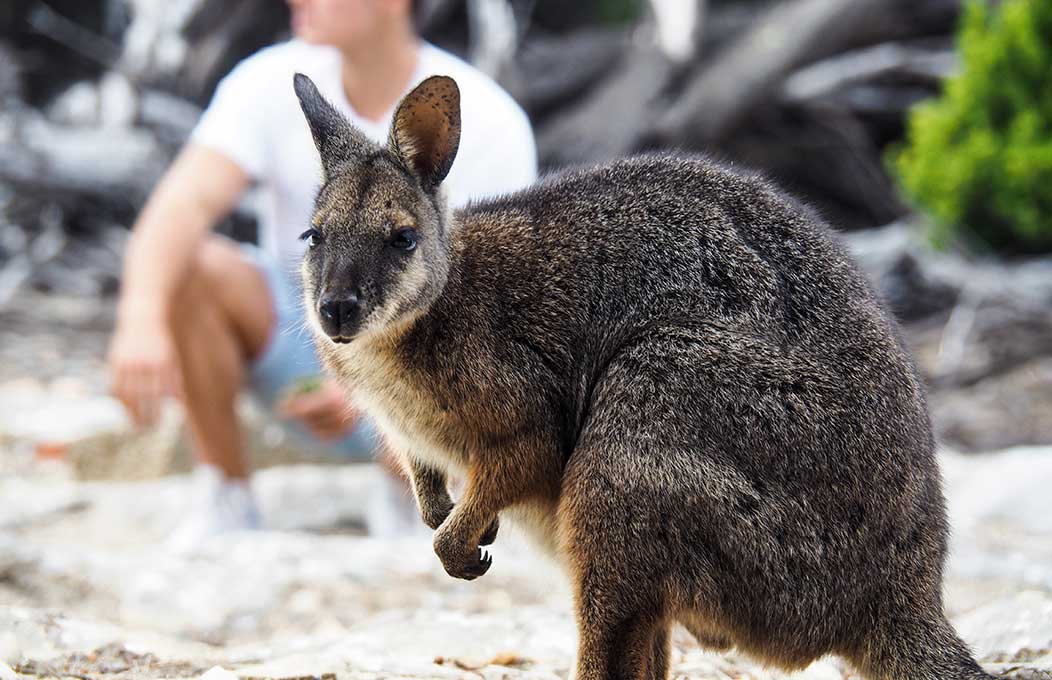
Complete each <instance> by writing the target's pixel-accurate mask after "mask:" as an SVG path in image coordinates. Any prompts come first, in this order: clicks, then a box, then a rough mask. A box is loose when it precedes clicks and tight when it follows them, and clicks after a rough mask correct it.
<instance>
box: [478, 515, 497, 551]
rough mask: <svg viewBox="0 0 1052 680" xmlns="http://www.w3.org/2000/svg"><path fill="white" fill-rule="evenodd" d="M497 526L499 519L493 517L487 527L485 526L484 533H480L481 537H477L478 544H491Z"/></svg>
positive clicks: (495, 537) (495, 534) (495, 535)
mask: <svg viewBox="0 0 1052 680" xmlns="http://www.w3.org/2000/svg"><path fill="white" fill-rule="evenodd" d="M499 528H500V520H499V519H497V518H496V517H494V518H493V521H492V522H490V525H489V527H487V529H486V533H484V534H482V538H480V539H479V545H492V543H493V541H495V540H497V529H499Z"/></svg>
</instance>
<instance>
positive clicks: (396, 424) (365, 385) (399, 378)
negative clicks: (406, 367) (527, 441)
mask: <svg viewBox="0 0 1052 680" xmlns="http://www.w3.org/2000/svg"><path fill="white" fill-rule="evenodd" d="M327 358H328V363H330V368H332V369H334V372H335V373H336V375H337V376H339V377H340V378H341V380H343V382H344V383H345V384H346V385H347V387H348V388H349V389H350V392H351V394H352V397H353V399H354V401H355V403H356V404H357V406H358V407H359V408H361V409H362V410H363V411H365V412H366V413H368V415H369V416H370V417H371V418H372V419H373V420H374V421H375V422H376V424H377V426H378V427H379V429H380V432H381V433H382V434H383V435H384V437H386V439H387V441H388V442H389V443H390V444H391V446H392V448H394V449H395V452H396V453H397V454H398V455H406V456H413V457H415V458H417V459H418V460H420V461H421V462H424V463H427V464H428V465H430V466H432V467H434V468H436V469H438V470H442V471H444V472H447V473H450V474H454V475H462V474H463V472H464V469H465V468H466V466H467V462H468V460H467V457H468V455H467V450H466V445H465V443H464V442H463V437H462V435H461V433H459V432H458V429H459V428H458V424H457V423H456V422H455V420H454V419H453V418H452V417H450V416H449V415H448V414H445V413H443V411H442V409H440V408H439V406H438V404H437V402H436V400H435V398H434V396H433V395H432V394H431V393H430V392H429V391H428V390H426V389H422V388H421V387H420V386H418V385H416V384H414V382H413V381H412V380H410V379H409V378H408V376H407V375H406V374H405V372H404V371H402V370H401V369H400V368H399V367H398V365H397V363H396V362H395V360H394V358H393V357H391V356H390V355H389V354H388V353H386V352H379V351H370V350H369V349H367V348H365V347H358V346H357V345H356V344H352V345H348V346H346V347H345V348H339V349H336V350H335V351H332V352H330V353H329V357H327Z"/></svg>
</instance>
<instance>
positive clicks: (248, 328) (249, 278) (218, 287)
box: [173, 236, 276, 359]
mask: <svg viewBox="0 0 1052 680" xmlns="http://www.w3.org/2000/svg"><path fill="white" fill-rule="evenodd" d="M178 298H179V300H178V303H177V304H176V305H175V307H176V309H175V310H173V311H174V312H175V317H176V318H181V319H182V320H183V321H184V323H188V324H189V326H188V327H190V328H192V327H193V320H194V319H195V318H198V319H199V318H200V317H201V315H202V314H208V315H210V316H213V317H218V318H219V319H221V320H222V323H223V325H224V327H225V328H226V329H227V330H228V331H229V332H230V333H231V334H232V336H233V338H234V339H235V340H236V342H237V344H238V346H239V348H240V350H241V352H242V354H243V355H244V357H245V358H246V359H250V358H252V357H255V356H257V355H258V354H259V352H260V351H261V350H262V348H263V346H264V345H265V343H266V341H267V339H268V338H269V336H270V334H271V332H272V330H273V326H274V324H275V323H276V314H275V311H274V302H273V300H272V298H271V293H270V289H269V286H268V285H267V281H266V277H265V276H264V274H263V272H262V271H261V270H260V269H259V267H258V266H256V265H255V264H253V263H252V262H251V261H250V260H249V259H248V258H246V257H245V255H244V254H243V251H242V249H241V248H240V247H239V246H238V245H237V244H236V243H233V242H232V241H230V240H228V239H226V238H223V237H221V236H210V237H209V238H207V239H206V240H205V241H204V242H203V243H202V244H201V245H200V247H199V248H198V249H197V252H196V253H195V255H194V258H193V261H192V264H191V266H190V267H189V270H188V271H187V274H186V276H185V279H184V281H183V284H182V286H181V287H180V294H179V295H178Z"/></svg>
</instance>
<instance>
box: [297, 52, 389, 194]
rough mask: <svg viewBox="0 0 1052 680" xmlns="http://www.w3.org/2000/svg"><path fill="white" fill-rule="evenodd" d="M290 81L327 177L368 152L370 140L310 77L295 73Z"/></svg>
mask: <svg viewBox="0 0 1052 680" xmlns="http://www.w3.org/2000/svg"><path fill="white" fill-rule="evenodd" d="M292 82H293V86H294V87H295V89H296V96H297V97H298V98H299V100H300V108H301V109H303V115H304V116H306V118H307V124H308V125H309V126H310V131H311V135H313V136H314V144H315V146H317V147H318V153H319V154H321V163H322V167H323V168H324V170H325V177H326V178H327V179H328V178H331V177H332V176H333V175H335V174H336V172H337V170H339V169H340V168H341V167H346V165H347V164H348V163H353V162H354V161H355V160H356V159H357V158H360V157H362V156H363V155H365V154H366V153H368V151H369V147H370V146H371V142H370V141H369V140H368V139H367V138H366V137H365V135H363V134H362V133H361V132H359V131H358V130H356V129H355V128H354V126H352V125H351V124H350V122H348V120H347V119H346V118H344V116H343V114H341V113H340V112H339V111H337V110H336V108H335V107H333V105H332V104H330V103H329V102H328V101H326V100H325V97H323V96H321V92H318V87H317V86H316V85H315V84H314V81H313V80H311V79H310V78H308V77H307V76H305V75H303V74H302V73H297V74H296V75H295V76H294V77H293V79H292Z"/></svg>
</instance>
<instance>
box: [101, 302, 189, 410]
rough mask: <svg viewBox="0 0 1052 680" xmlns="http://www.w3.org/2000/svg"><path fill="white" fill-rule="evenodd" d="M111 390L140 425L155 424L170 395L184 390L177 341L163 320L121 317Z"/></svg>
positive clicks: (111, 359)
mask: <svg viewBox="0 0 1052 680" xmlns="http://www.w3.org/2000/svg"><path fill="white" fill-rule="evenodd" d="M108 361H109V365H110V390H111V392H113V396H115V397H117V399H119V400H120V402H121V403H122V404H124V408H126V409H127V410H128V414H129V415H130V416H131V419H132V421H133V422H134V423H135V424H136V425H137V426H138V427H145V426H149V425H153V424H154V423H156V422H157V417H158V415H159V414H160V412H161V404H162V402H163V400H164V397H166V396H174V395H176V394H178V393H179V391H180V384H179V360H178V356H177V354H176V351H175V341H174V339H173V338H172V334H171V332H170V331H169V330H168V328H167V326H166V325H165V324H164V322H163V321H161V320H159V319H156V320H150V319H148V318H137V319H126V320H121V321H118V323H117V329H116V331H114V333H113V338H112V339H111V340H110V351H109V358H108Z"/></svg>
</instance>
